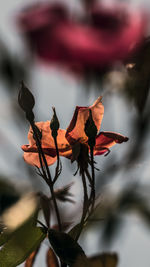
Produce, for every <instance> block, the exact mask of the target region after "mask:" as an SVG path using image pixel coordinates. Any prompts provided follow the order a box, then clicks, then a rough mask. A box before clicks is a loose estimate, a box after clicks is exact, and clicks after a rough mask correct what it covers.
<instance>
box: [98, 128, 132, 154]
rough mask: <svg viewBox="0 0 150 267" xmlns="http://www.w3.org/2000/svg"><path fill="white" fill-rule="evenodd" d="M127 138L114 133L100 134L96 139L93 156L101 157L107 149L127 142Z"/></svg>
mask: <svg viewBox="0 0 150 267" xmlns="http://www.w3.org/2000/svg"><path fill="white" fill-rule="evenodd" d="M128 140H129V138H128V137H126V136H123V135H121V134H117V133H114V132H100V134H99V135H98V136H97V138H96V145H95V149H94V154H95V155H101V154H104V153H106V152H108V151H109V148H110V147H112V146H114V145H115V144H117V143H118V144H121V143H123V142H127V141H128Z"/></svg>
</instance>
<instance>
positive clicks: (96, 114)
mask: <svg viewBox="0 0 150 267" xmlns="http://www.w3.org/2000/svg"><path fill="white" fill-rule="evenodd" d="M101 100H102V97H99V98H98V99H97V100H96V101H95V102H94V103H93V105H92V106H89V107H78V106H77V107H76V109H75V112H74V115H73V118H72V120H71V122H70V125H69V126H68V128H67V131H66V138H67V140H68V142H69V143H70V144H73V143H75V142H76V141H80V142H83V143H85V142H86V141H87V139H88V137H87V136H86V134H85V131H84V128H85V123H86V121H87V119H88V117H89V109H91V111H92V117H93V121H94V123H95V125H96V127H97V130H98V131H99V129H100V125H101V121H102V118H103V114H104V106H103V104H102V102H101Z"/></svg>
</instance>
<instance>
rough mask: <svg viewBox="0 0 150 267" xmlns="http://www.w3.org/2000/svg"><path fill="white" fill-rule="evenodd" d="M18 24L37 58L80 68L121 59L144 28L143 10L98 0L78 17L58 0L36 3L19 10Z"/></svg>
mask: <svg viewBox="0 0 150 267" xmlns="http://www.w3.org/2000/svg"><path fill="white" fill-rule="evenodd" d="M19 24H20V27H21V29H22V31H23V32H24V33H25V35H26V38H27V41H28V43H29V44H30V47H31V48H32V49H33V51H34V53H35V54H36V55H37V56H38V57H39V58H40V59H41V60H43V61H44V62H46V63H48V64H51V63H55V64H60V65H61V64H62V65H64V66H66V67H76V68H79V69H81V70H82V69H84V68H97V67H107V66H111V65H112V64H113V63H114V62H116V61H118V60H123V59H125V58H126V57H127V56H128V55H129V54H130V52H131V48H132V47H133V45H134V44H135V43H137V42H140V41H141V39H142V37H143V33H144V29H145V19H144V16H143V14H142V13H141V12H140V11H133V9H131V8H130V7H129V6H128V5H126V4H125V3H114V5H113V6H111V7H106V6H105V7H104V6H103V5H101V4H99V5H96V6H93V7H91V9H90V11H89V12H88V15H87V17H85V16H84V17H79V16H78V18H77V16H75V15H74V17H73V16H72V18H71V16H70V14H69V10H68V9H67V8H66V7H65V6H63V5H62V4H59V3H50V4H39V5H37V6H34V7H31V8H30V9H28V10H25V11H24V12H22V14H20V16H19Z"/></svg>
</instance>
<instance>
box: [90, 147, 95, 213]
mask: <svg viewBox="0 0 150 267" xmlns="http://www.w3.org/2000/svg"><path fill="white" fill-rule="evenodd" d="M90 156H91V172H92V181H91V187H92V188H91V197H92V207H91V213H92V212H93V209H94V205H95V171H94V156H93V146H91V147H90Z"/></svg>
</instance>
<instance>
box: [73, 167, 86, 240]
mask: <svg viewBox="0 0 150 267" xmlns="http://www.w3.org/2000/svg"><path fill="white" fill-rule="evenodd" d="M81 177H82V184H83V191H84V202H83V210H82V217H81V221H80V227H79V231H78V233H77V236H76V238H75V240H76V241H77V240H78V238H79V236H80V234H81V232H82V229H83V226H84V222H85V218H86V214H87V211H88V202H89V199H88V193H87V184H86V178H85V173H84V170H82V171H81Z"/></svg>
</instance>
